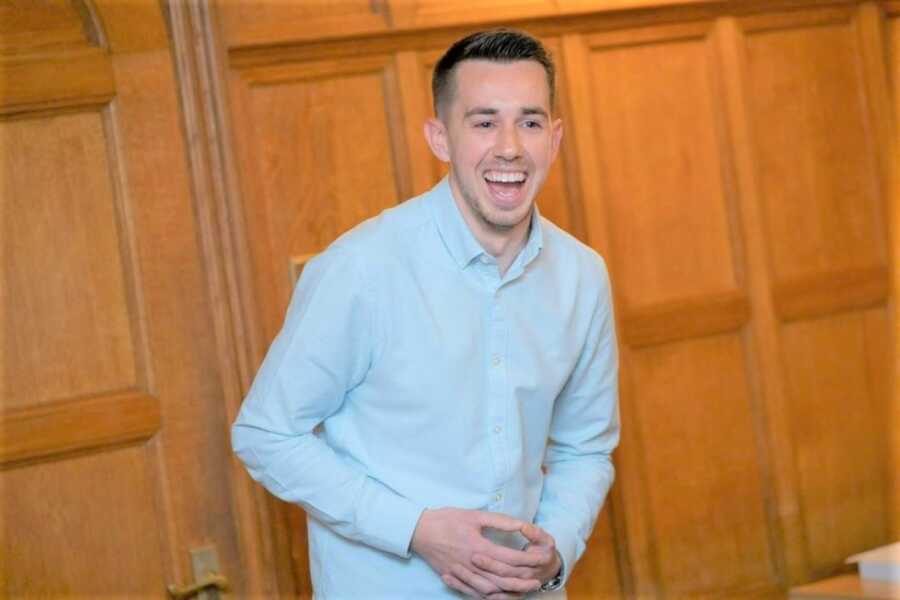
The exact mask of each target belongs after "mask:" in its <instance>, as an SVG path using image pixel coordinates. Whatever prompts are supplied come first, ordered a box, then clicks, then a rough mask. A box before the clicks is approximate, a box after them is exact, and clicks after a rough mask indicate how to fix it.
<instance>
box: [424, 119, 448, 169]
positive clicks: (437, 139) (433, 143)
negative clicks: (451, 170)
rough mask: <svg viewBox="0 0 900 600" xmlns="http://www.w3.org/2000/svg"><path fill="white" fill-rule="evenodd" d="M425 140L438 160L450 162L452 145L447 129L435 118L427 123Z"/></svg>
mask: <svg viewBox="0 0 900 600" xmlns="http://www.w3.org/2000/svg"><path fill="white" fill-rule="evenodd" d="M425 140H426V141H427V142H428V146H429V147H430V148H431V151H432V152H433V153H434V155H435V156H437V157H438V160H441V161H443V162H450V143H449V140H448V139H447V127H446V126H445V125H444V123H443V122H442V121H441V120H440V119H437V118H435V117H432V118H430V119H428V120H427V121H425Z"/></svg>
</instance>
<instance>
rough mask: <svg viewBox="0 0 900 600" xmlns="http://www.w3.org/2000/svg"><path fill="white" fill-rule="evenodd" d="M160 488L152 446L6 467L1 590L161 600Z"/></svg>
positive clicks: (1, 481) (0, 479) (0, 478)
mask: <svg viewBox="0 0 900 600" xmlns="http://www.w3.org/2000/svg"><path fill="white" fill-rule="evenodd" d="M73 475H74V476H73ZM154 488H155V482H154V476H153V457H152V454H151V453H150V452H148V450H147V448H146V446H144V447H141V446H132V447H126V448H120V449H115V450H110V451H107V452H101V453H92V454H87V455H80V456H72V457H68V458H67V459H65V460H57V461H49V462H41V463H37V464H33V465H28V466H22V467H19V468H15V469H8V470H4V471H2V472H0V489H2V490H4V495H3V502H0V511H2V513H0V518H2V522H3V529H2V535H0V593H2V594H3V595H4V596H6V597H9V598H136V597H143V598H147V597H163V595H164V585H163V584H164V582H165V579H166V576H165V574H164V570H163V564H162V562H161V560H160V558H161V556H162V552H161V550H162V548H161V545H160V535H159V531H160V527H161V525H162V523H161V521H160V519H159V515H158V513H157V507H156V504H155V489H154ZM10 490H14V491H15V492H14V493H7V492H8V491H10Z"/></svg>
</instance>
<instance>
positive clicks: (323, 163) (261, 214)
mask: <svg viewBox="0 0 900 600" xmlns="http://www.w3.org/2000/svg"><path fill="white" fill-rule="evenodd" d="M237 77H239V78H240V79H239V80H238V86H237V88H238V94H239V98H240V107H241V108H240V110H241V111H242V115H241V117H240V119H241V120H242V122H241V123H240V125H239V135H240V136H241V138H242V144H241V145H242V146H245V148H244V150H245V154H244V157H245V159H244V160H245V163H244V165H245V168H246V169H247V177H246V181H247V183H248V184H249V187H248V194H247V196H246V197H247V198H249V199H251V202H250V203H249V204H248V205H247V206H246V208H245V211H246V215H247V220H248V222H249V225H250V227H251V228H252V233H251V235H252V236H253V238H254V239H255V240H256V242H255V243H254V244H253V245H252V246H253V247H252V251H253V253H254V262H255V263H256V266H257V269H258V274H259V276H260V277H261V278H262V279H261V281H260V283H261V289H262V291H263V293H266V292H267V290H268V293H271V294H272V295H271V296H268V297H267V299H266V300H265V301H264V306H265V307H266V311H267V313H269V317H271V319H270V321H271V323H272V326H273V327H275V326H276V323H277V322H280V319H281V316H282V314H283V313H282V311H283V307H284V306H285V305H286V301H287V298H288V296H289V293H290V288H289V287H288V285H287V284H288V281H289V277H288V274H289V273H290V268H291V267H290V260H291V258H292V257H294V256H297V255H303V254H314V253H316V252H320V251H322V250H323V249H324V248H326V247H327V246H328V245H329V244H330V243H331V242H332V241H333V240H334V239H336V238H337V237H338V236H339V235H340V234H342V233H344V232H345V231H347V230H348V229H350V228H352V227H353V226H355V225H356V224H358V223H360V222H361V221H363V220H365V219H366V218H368V217H371V216H374V215H376V214H378V213H379V212H380V211H381V210H382V209H384V208H387V207H389V206H392V205H394V204H396V203H397V202H398V201H400V200H402V199H403V198H401V197H400V193H399V191H398V188H399V182H398V179H399V176H400V174H401V173H402V172H403V169H405V168H406V165H405V160H404V159H401V158H398V153H401V152H402V151H403V149H401V148H398V135H399V136H401V139H402V132H401V131H400V130H399V127H398V126H395V123H394V121H393V120H392V119H393V116H392V114H391V110H393V109H394V107H392V106H389V104H390V102H391V101H392V100H393V98H392V97H390V95H391V94H393V89H391V85H390V81H391V80H392V77H393V72H392V70H391V68H390V67H389V65H388V62H387V60H386V59H382V58H378V57H375V58H372V59H365V60H361V61H357V62H353V61H335V62H331V63H314V64H303V65H292V66H286V67H271V68H261V69H255V70H253V71H250V72H247V73H242V74H238V75H237ZM389 97H390V98H389ZM361 99H364V101H361ZM401 156H402V155H401ZM271 333H272V334H274V333H275V330H274V329H273V330H272V332H271Z"/></svg>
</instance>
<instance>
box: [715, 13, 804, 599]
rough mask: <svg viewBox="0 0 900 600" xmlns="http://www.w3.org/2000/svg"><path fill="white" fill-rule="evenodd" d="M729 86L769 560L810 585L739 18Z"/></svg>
mask: <svg viewBox="0 0 900 600" xmlns="http://www.w3.org/2000/svg"><path fill="white" fill-rule="evenodd" d="M717 28H718V36H717V40H718V42H719V52H720V56H721V61H722V69H723V74H724V80H725V86H724V89H725V95H726V97H725V101H726V104H727V107H728V115H729V131H730V137H731V139H732V140H733V144H734V145H733V148H734V164H735V176H736V182H737V189H738V198H739V200H740V202H739V211H738V216H739V220H740V222H741V223H742V233H743V235H742V237H743V240H744V256H745V257H746V258H745V260H746V267H747V271H746V273H747V288H748V291H749V295H750V301H751V306H752V309H753V318H752V320H751V323H750V327H749V328H748V332H749V333H750V337H749V345H748V351H749V355H748V359H749V360H748V364H749V365H750V369H751V370H752V372H754V374H755V382H754V384H755V385H754V393H755V396H756V399H755V400H756V401H755V421H756V423H757V430H758V431H759V432H760V433H759V438H760V455H759V457H760V466H761V468H762V470H763V473H764V474H765V477H766V481H767V484H768V489H767V496H766V500H767V516H768V523H769V531H770V540H771V548H772V559H773V563H774V565H775V568H776V569H777V570H778V573H779V580H780V581H781V582H783V584H790V583H795V582H801V581H807V580H808V572H809V570H808V560H809V557H808V556H807V549H808V548H807V545H806V543H805V538H804V536H805V530H804V527H805V524H804V521H803V513H802V507H801V505H800V500H799V493H798V490H797V488H798V483H797V479H796V477H797V473H796V470H795V469H794V447H793V444H792V438H793V431H792V429H791V421H790V417H789V415H788V412H787V410H786V405H787V390H786V387H787V384H786V382H785V374H784V366H783V363H782V360H781V355H780V345H779V337H778V333H779V320H778V317H777V314H776V311H775V306H774V300H773V294H772V287H773V283H772V280H771V272H770V269H769V263H770V256H769V245H768V244H767V239H766V231H765V227H764V224H763V215H762V209H761V201H760V198H759V195H760V193H761V191H760V189H759V181H758V179H757V176H756V173H757V170H756V164H755V161H754V156H753V153H752V151H751V149H752V145H751V144H752V139H753V138H752V136H753V135H754V132H755V131H754V129H753V126H752V123H751V120H750V117H749V114H748V111H749V107H748V95H747V90H746V78H745V76H744V74H745V69H746V54H745V52H744V42H745V39H744V34H743V32H742V31H741V30H740V27H739V23H738V21H737V19H735V18H733V17H730V18H726V19H722V20H721V21H719V22H718V23H717Z"/></svg>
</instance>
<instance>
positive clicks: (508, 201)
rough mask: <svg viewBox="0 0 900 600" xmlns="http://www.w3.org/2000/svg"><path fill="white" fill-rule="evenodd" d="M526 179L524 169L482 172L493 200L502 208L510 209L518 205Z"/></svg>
mask: <svg viewBox="0 0 900 600" xmlns="http://www.w3.org/2000/svg"><path fill="white" fill-rule="evenodd" d="M527 179H528V173H527V172H526V171H501V170H497V169H492V170H490V171H486V172H485V174H484V181H485V183H486V184H487V187H488V190H489V191H490V193H491V196H493V198H494V202H495V203H496V204H498V205H499V206H500V207H502V208H507V209H512V208H514V207H515V206H518V205H519V203H520V202H521V200H522V197H523V196H522V194H523V188H524V186H525V181H526V180H527Z"/></svg>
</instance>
